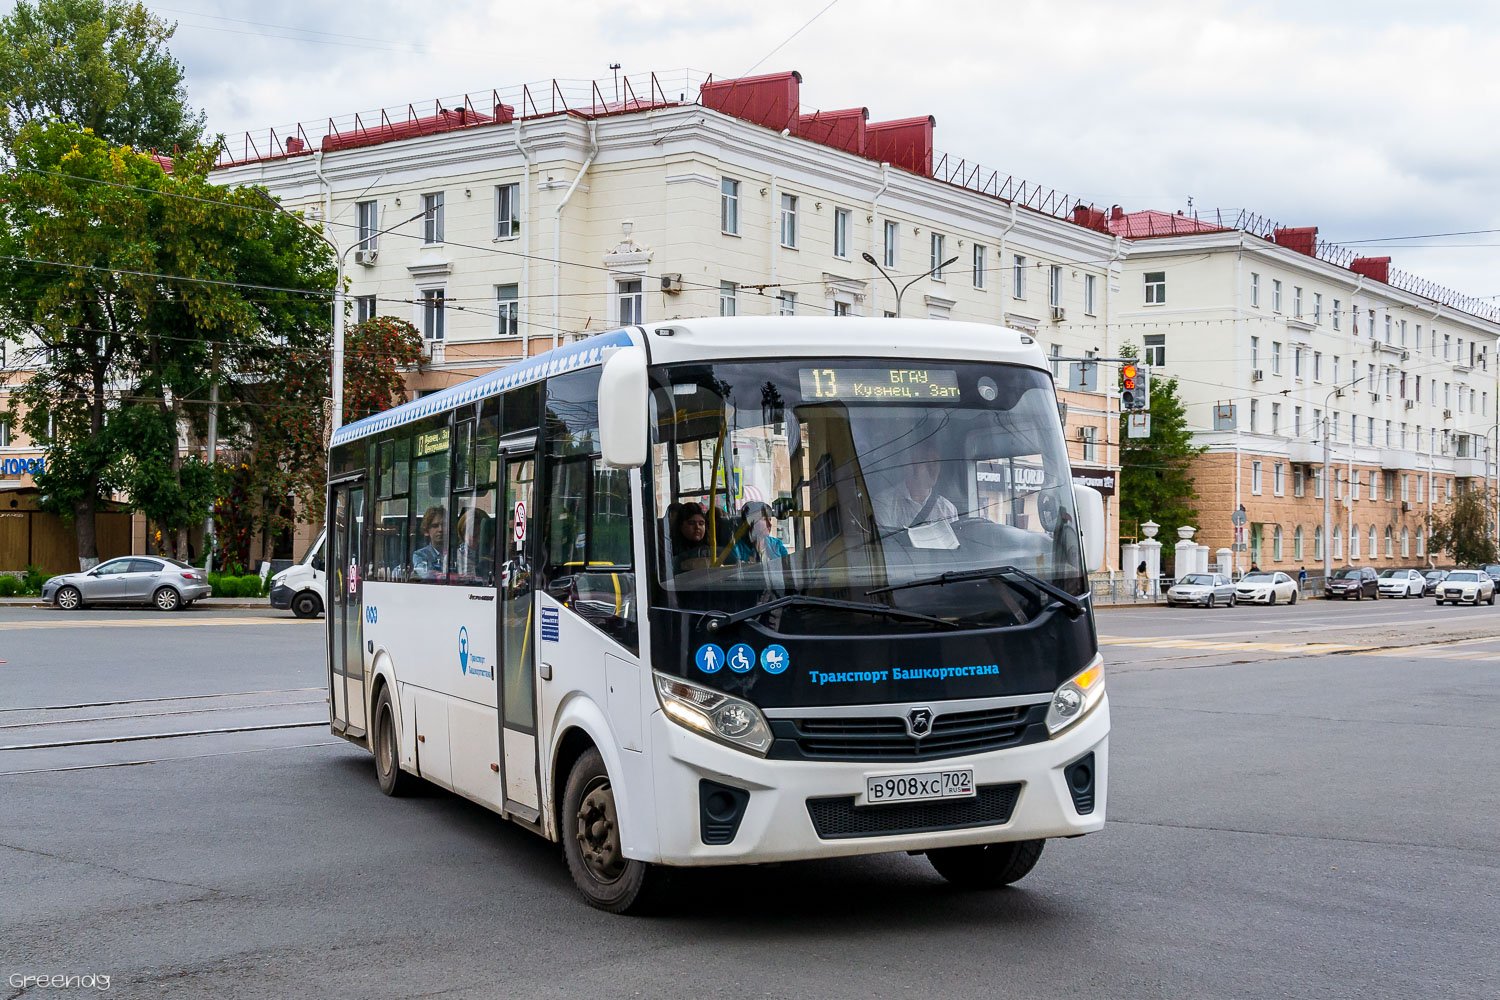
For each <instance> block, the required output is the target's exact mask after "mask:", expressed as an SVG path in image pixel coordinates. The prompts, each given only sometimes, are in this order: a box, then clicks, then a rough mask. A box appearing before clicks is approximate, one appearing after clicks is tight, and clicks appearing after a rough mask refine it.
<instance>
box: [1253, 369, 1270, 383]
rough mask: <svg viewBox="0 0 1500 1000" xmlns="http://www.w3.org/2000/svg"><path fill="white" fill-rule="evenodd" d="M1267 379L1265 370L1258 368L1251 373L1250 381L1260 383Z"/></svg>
mask: <svg viewBox="0 0 1500 1000" xmlns="http://www.w3.org/2000/svg"><path fill="white" fill-rule="evenodd" d="M1265 377H1266V373H1265V370H1264V369H1261V368H1257V369H1255V370H1254V371H1253V372H1251V373H1250V381H1252V382H1259V381H1261V380H1262V379H1264V378H1265Z"/></svg>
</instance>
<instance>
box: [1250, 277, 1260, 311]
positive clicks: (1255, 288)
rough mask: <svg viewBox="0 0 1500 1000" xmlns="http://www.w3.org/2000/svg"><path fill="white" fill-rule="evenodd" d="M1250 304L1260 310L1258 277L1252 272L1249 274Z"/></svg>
mask: <svg viewBox="0 0 1500 1000" xmlns="http://www.w3.org/2000/svg"><path fill="white" fill-rule="evenodd" d="M1250 304H1251V305H1252V306H1254V307H1255V308H1256V309H1259V308H1260V275H1258V274H1256V273H1255V272H1254V271H1251V272H1250Z"/></svg>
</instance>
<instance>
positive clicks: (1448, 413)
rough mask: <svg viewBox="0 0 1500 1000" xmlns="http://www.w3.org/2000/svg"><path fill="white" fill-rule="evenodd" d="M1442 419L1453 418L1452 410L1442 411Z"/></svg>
mask: <svg viewBox="0 0 1500 1000" xmlns="http://www.w3.org/2000/svg"><path fill="white" fill-rule="evenodd" d="M1443 419H1444V420H1452V419H1453V411H1452V410H1444V411H1443Z"/></svg>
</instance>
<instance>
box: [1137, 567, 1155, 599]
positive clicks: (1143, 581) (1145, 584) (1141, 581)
mask: <svg viewBox="0 0 1500 1000" xmlns="http://www.w3.org/2000/svg"><path fill="white" fill-rule="evenodd" d="M1150 588H1151V578H1150V577H1149V576H1147V575H1146V563H1145V561H1144V560H1142V562H1141V564H1140V565H1139V566H1137V567H1136V568H1135V599H1136V600H1138V601H1144V600H1145V599H1146V593H1147V591H1148V590H1150Z"/></svg>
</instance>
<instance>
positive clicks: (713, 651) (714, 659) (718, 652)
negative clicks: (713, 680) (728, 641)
mask: <svg viewBox="0 0 1500 1000" xmlns="http://www.w3.org/2000/svg"><path fill="white" fill-rule="evenodd" d="M693 660H694V662H696V663H697V664H698V669H699V670H701V671H703V672H704V673H705V674H716V673H718V672H719V671H720V670H722V669H723V668H724V650H722V649H720V648H719V647H718V646H715V645H714V644H713V643H711V642H706V643H704V644H703V645H701V646H699V647H698V652H697V653H695V654H694V655H693Z"/></svg>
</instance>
